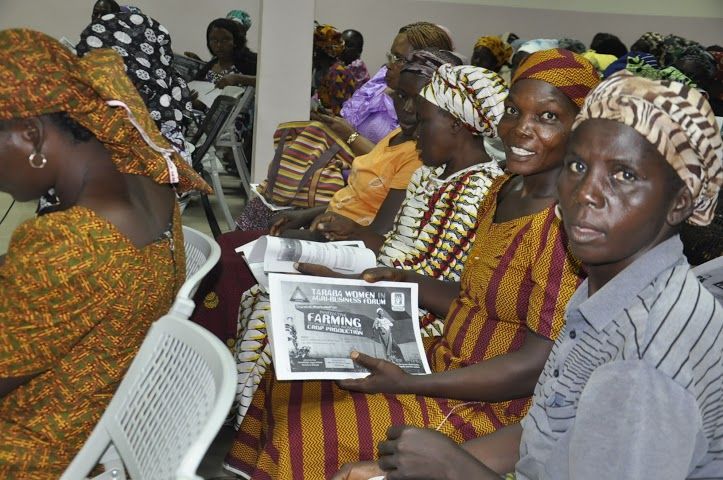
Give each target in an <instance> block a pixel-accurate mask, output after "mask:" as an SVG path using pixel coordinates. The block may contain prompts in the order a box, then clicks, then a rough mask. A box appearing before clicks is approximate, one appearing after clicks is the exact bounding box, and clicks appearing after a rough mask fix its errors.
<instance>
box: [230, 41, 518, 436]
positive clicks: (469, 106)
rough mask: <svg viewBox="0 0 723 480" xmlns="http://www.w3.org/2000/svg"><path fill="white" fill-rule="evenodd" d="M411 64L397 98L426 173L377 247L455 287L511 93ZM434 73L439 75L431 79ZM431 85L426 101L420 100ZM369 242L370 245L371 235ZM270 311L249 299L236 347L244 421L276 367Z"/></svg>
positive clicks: (483, 79)
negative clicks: (488, 145) (410, 118)
mask: <svg viewBox="0 0 723 480" xmlns="http://www.w3.org/2000/svg"><path fill="white" fill-rule="evenodd" d="M449 55H451V54H449ZM411 59H412V60H411V62H410V63H408V64H407V65H406V66H405V67H404V68H403V69H402V73H401V75H400V78H399V90H398V92H397V95H396V96H397V97H399V96H400V95H403V101H404V103H405V104H406V107H405V108H404V110H403V111H404V113H407V112H409V110H410V109H411V113H412V114H414V113H415V112H416V117H417V119H418V120H419V124H418V127H417V132H418V134H419V140H418V148H419V149H420V152H421V157H422V161H423V162H424V166H422V167H421V168H420V169H419V170H417V171H416V172H415V173H414V176H413V178H412V181H411V182H410V185H409V187H408V188H407V190H406V197H405V199H404V202H403V204H402V207H401V209H399V213H397V216H396V218H395V220H394V226H393V228H392V230H391V231H390V232H389V234H388V235H387V237H386V238H385V237H382V236H379V235H377V237H379V239H378V241H379V243H378V244H377V248H378V247H379V246H380V245H381V247H382V248H381V250H380V255H379V257H378V260H379V263H380V264H381V265H387V266H391V267H395V268H400V269H404V270H409V271H411V272H416V273H419V274H420V275H424V276H426V277H430V278H435V279H440V280H450V281H454V282H456V281H458V280H459V276H460V274H461V272H462V266H463V265H464V262H465V259H466V258H467V252H468V251H469V248H470V246H471V244H472V241H473V240H474V235H475V231H476V227H477V207H478V206H479V204H480V202H481V201H482V200H483V199H484V197H485V195H486V193H487V190H488V188H489V187H490V185H491V184H492V182H493V180H494V179H495V178H496V177H499V176H501V175H502V173H503V172H502V170H501V169H500V167H499V166H498V165H497V164H496V163H495V162H493V161H491V160H490V158H489V156H488V155H487V153H486V152H485V149H484V142H483V140H482V139H483V138H484V137H492V136H496V134H497V133H496V132H497V129H496V123H497V119H498V118H500V117H501V116H502V112H503V109H502V102H503V100H504V98H505V97H506V96H507V88H506V87H505V86H504V82H503V81H502V79H500V78H499V77H498V76H497V75H496V74H495V73H494V72H490V71H489V70H484V69H480V68H476V67H468V68H461V67H452V66H451V65H449V64H443V65H441V66H440V64H439V61H433V60H434V58H433V57H431V55H430V54H429V53H428V52H427V51H426V50H420V51H418V52H415V53H414V54H412V57H411ZM436 67H439V71H438V72H437V73H435V74H434V76H432V73H434V72H435V68H436ZM430 81H431V84H430V86H429V87H426V88H425V89H424V92H426V93H425V97H424V98H425V100H423V101H422V100H416V98H417V97H419V91H420V90H421V87H422V86H423V85H424V84H426V83H428V82H430ZM412 86H413V87H414V88H410V87H412ZM471 92H474V93H471ZM455 99H457V101H458V103H455ZM398 100H399V99H398ZM414 102H416V103H417V105H414ZM401 113H402V112H401V111H400V119H403V118H404V117H403V116H402V115H401ZM366 237H367V238H365V242H369V239H370V238H371V235H367V236H366ZM312 273H313V272H312ZM326 273H328V272H326V271H324V272H323V274H326ZM269 310H270V304H269V296H268V294H267V293H266V292H264V291H263V290H262V289H261V288H260V287H258V286H254V287H252V288H251V289H249V290H248V291H247V292H244V294H243V296H242V298H241V309H240V311H239V329H238V332H239V338H238V341H237V342H236V359H237V363H238V371H239V372H240V374H239V386H243V389H239V392H238V395H237V400H238V402H239V410H238V414H237V420H238V421H239V422H240V421H241V420H242V419H243V417H244V415H245V414H246V410H247V408H248V405H249V403H250V401H251V398H252V396H253V393H254V392H255V391H256V388H257V386H258V384H259V382H260V381H261V377H262V376H263V374H264V372H265V371H266V368H267V367H268V365H269V364H270V363H271V349H270V347H269V344H268V341H267V337H266V316H267V315H268V313H269ZM434 320H436V317H434V315H432V314H428V313H426V312H424V313H423V318H422V322H423V325H424V326H427V325H428V324H429V323H431V322H432V321H434ZM430 328H433V329H435V330H433V331H432V335H434V334H435V333H436V334H439V332H440V331H441V328H440V326H439V325H435V326H433V327H430Z"/></svg>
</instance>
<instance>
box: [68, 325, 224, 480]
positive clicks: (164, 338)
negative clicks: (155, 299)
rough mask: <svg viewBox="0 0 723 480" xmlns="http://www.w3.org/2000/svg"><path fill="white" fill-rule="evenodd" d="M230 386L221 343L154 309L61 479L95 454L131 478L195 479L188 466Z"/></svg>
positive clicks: (207, 439)
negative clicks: (98, 416) (127, 363)
mask: <svg viewBox="0 0 723 480" xmlns="http://www.w3.org/2000/svg"><path fill="white" fill-rule="evenodd" d="M235 391H236V365H235V363H234V361H233V358H232V357H231V354H230V353H229V351H228V348H226V346H224V344H223V343H222V342H221V341H220V340H218V339H217V338H216V337H215V336H214V335H213V334H211V333H210V332H208V331H206V330H205V329H204V328H202V327H200V326H199V325H196V324H195V323H193V322H191V321H189V320H186V319H183V318H180V317H178V316H175V315H171V314H168V315H165V316H163V317H161V319H159V320H158V321H156V322H155V323H154V324H153V325H152V326H151V329H150V331H149V333H148V335H147V336H146V339H145V340H144V341H143V345H142V346H141V348H140V350H139V352H138V355H137V356H136V358H135V359H134V360H133V362H132V364H131V366H130V368H129V369H128V372H127V373H126V375H125V377H124V378H123V381H122V382H121V384H120V386H119V387H118V390H117V391H116V393H115V395H114V396H113V399H112V400H111V402H110V404H109V405H108V408H107V409H106V411H105V413H104V414H103V416H102V417H101V419H100V422H98V424H97V425H96V427H95V429H94V430H93V432H92V433H91V435H90V437H89V438H88V440H87V441H86V443H85V445H84V446H83V448H82V449H81V450H80V452H78V454H77V455H76V457H75V459H74V460H73V462H72V463H71V464H70V466H69V467H68V468H67V469H66V471H65V472H64V473H63V476H62V477H61V480H78V479H80V478H86V476H87V475H88V474H89V473H90V471H91V470H92V469H93V468H94V467H95V466H96V464H97V463H98V462H99V461H100V459H101V456H103V463H104V464H106V460H111V462H110V463H111V464H113V463H115V465H117V466H118V465H120V467H119V468H123V467H122V466H123V465H124V466H125V471H127V473H128V474H129V476H130V477H131V478H134V479H154V480H165V479H199V480H200V477H198V476H197V475H196V470H197V469H198V466H199V464H200V462H201V460H202V459H203V456H204V455H205V453H206V451H207V450H208V447H209V446H210V445H211V442H212V441H213V440H214V438H215V436H216V434H217V433H218V431H219V430H220V428H221V426H222V424H223V421H224V419H225V418H226V416H227V414H228V412H229V409H230V408H231V403H232V401H233V398H234V394H235ZM104 452H105V455H104ZM116 453H117V456H116V455H114V454H116ZM118 458H119V459H120V460H122V464H121V463H120V462H119V461H118ZM113 459H115V460H116V461H115V462H113V461H112V460H113ZM117 470H118V468H116V471H117ZM104 475H106V474H104ZM106 476H108V475H106ZM114 478H115V477H114ZM119 478H123V476H122V475H120V476H119Z"/></svg>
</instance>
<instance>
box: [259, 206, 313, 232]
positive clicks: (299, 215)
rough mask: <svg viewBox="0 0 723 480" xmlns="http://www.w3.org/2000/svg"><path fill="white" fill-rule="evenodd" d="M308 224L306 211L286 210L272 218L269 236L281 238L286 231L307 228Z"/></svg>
mask: <svg viewBox="0 0 723 480" xmlns="http://www.w3.org/2000/svg"><path fill="white" fill-rule="evenodd" d="M308 224H309V218H308V216H307V215H306V214H305V212H304V210H286V211H283V212H281V213H277V214H276V215H274V216H273V217H271V228H270V229H269V235H271V236H272V237H279V236H281V234H282V233H284V231H286V230H293V229H298V228H301V227H306V226H307V225H308Z"/></svg>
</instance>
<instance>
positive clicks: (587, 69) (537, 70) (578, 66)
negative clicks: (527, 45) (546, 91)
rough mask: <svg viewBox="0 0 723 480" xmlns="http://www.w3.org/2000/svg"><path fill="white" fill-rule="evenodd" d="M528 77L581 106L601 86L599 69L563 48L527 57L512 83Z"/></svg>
mask: <svg viewBox="0 0 723 480" xmlns="http://www.w3.org/2000/svg"><path fill="white" fill-rule="evenodd" d="M527 78H530V79H534V80H542V81H543V82H547V83H549V84H550V85H553V86H555V87H557V88H558V89H559V90H560V91H561V92H562V93H564V94H565V96H567V97H568V98H569V99H570V100H572V102H573V103H574V104H575V105H577V106H578V107H581V106H582V103H583V101H584V100H585V97H586V96H587V94H588V93H590V90H592V89H593V88H595V87H596V86H597V84H598V83H600V77H599V75H598V73H597V71H596V70H595V67H593V65H592V64H591V63H590V62H589V61H588V60H586V59H585V57H583V56H582V55H578V54H577V53H573V52H571V51H569V50H564V49H562V48H554V49H552V50H540V51H539V52H535V53H532V54H530V55H529V56H528V57H527V58H525V60H524V61H523V62H522V64H521V65H520V66H519V67H518V68H517V71H516V72H515V75H514V76H513V77H512V84H513V85H514V83H515V82H517V81H518V80H524V79H527Z"/></svg>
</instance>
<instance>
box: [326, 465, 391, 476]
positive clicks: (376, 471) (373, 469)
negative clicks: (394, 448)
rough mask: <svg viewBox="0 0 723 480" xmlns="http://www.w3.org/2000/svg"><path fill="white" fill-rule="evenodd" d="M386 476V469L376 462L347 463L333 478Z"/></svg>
mask: <svg viewBox="0 0 723 480" xmlns="http://www.w3.org/2000/svg"><path fill="white" fill-rule="evenodd" d="M380 476H384V470H382V469H381V468H379V465H377V463H376V462H356V463H346V464H344V465H342V467H341V469H340V470H339V471H338V472H337V473H336V475H334V476H333V477H332V478H331V480H369V479H370V478H374V477H380Z"/></svg>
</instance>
